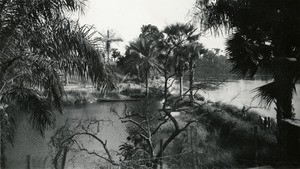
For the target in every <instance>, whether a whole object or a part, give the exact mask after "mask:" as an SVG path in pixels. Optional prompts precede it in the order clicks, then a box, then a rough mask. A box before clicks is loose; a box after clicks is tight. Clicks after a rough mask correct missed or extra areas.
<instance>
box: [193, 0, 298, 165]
mask: <svg viewBox="0 0 300 169" xmlns="http://www.w3.org/2000/svg"><path fill="white" fill-rule="evenodd" d="M196 4H197V5H196V7H197V9H198V10H197V13H196V19H197V20H198V21H199V20H200V21H201V23H202V24H203V25H204V26H205V27H206V28H212V29H213V30H215V32H219V30H222V28H221V27H223V28H226V30H232V35H231V37H230V38H229V40H228V41H227V51H228V52H229V56H230V61H231V62H232V63H233V69H232V72H234V73H237V74H238V75H240V76H250V77H252V76H254V74H255V73H256V71H257V69H258V67H260V68H262V69H264V70H265V71H267V72H269V73H270V74H272V75H273V82H271V83H268V84H266V85H264V86H261V87H259V88H257V91H258V95H257V96H259V97H261V98H262V99H263V100H265V101H266V103H267V104H271V103H272V102H275V104H276V111H277V123H278V127H279V132H278V141H279V143H280V144H281V145H285V147H286V148H288V147H289V148H288V150H287V151H293V149H295V147H294V148H293V146H291V145H292V144H289V141H292V139H295V137H297V136H291V135H289V134H288V133H289V130H285V129H284V128H285V127H284V125H283V119H292V118H294V113H293V108H292V107H293V106H292V98H293V93H294V92H295V83H296V82H297V81H298V79H299V77H300V69H299V67H300V61H299V48H300V38H299V37H300V33H299V30H300V19H299V18H300V11H299V6H300V2H299V1H296V0H286V1H280V0H275V1H267V0H251V1H250V0H241V1H230V0H216V1H214V2H212V1H207V0H197V1H196ZM220 28H221V29H220ZM287 137H290V139H286V138H287ZM298 155H299V153H298ZM292 156H293V155H291V156H290V158H291V159H293V158H295V156H293V157H292ZM298 157H299V156H298ZM287 158H289V157H287Z"/></svg>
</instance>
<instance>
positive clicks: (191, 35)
mask: <svg viewBox="0 0 300 169" xmlns="http://www.w3.org/2000/svg"><path fill="white" fill-rule="evenodd" d="M196 30H197V29H196V28H195V27H194V26H193V25H190V24H182V23H176V24H172V25H169V26H167V27H166V28H165V29H164V31H163V32H164V33H165V35H166V37H165V39H164V41H163V43H162V51H164V52H163V53H165V56H164V57H163V58H164V59H163V60H164V61H163V62H164V63H163V65H165V71H167V68H166V66H168V65H172V66H173V67H175V73H176V75H177V76H179V81H180V97H182V94H183V75H184V70H185V65H186V62H187V60H185V58H184V53H185V44H187V43H190V42H194V41H196V40H198V38H199V34H196ZM171 56H172V57H171ZM165 74H166V73H165ZM167 79H168V78H167ZM166 84H167V83H166ZM166 84H165V85H166ZM165 89H167V87H165Z"/></svg>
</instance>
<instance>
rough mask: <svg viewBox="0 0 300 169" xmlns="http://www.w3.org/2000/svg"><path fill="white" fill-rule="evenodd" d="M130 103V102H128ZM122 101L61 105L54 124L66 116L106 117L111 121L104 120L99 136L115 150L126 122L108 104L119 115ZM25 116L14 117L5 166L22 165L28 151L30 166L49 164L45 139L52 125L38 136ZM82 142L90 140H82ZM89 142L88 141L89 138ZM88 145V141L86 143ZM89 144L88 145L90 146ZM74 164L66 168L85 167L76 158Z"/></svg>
mask: <svg viewBox="0 0 300 169" xmlns="http://www.w3.org/2000/svg"><path fill="white" fill-rule="evenodd" d="M132 104H133V103H132ZM124 105H125V103H122V102H114V103H107V102H106V103H95V104H89V105H80V106H70V107H66V108H64V113H63V115H57V124H56V128H58V127H61V126H62V125H63V124H64V123H65V121H66V119H67V118H80V119H93V118H97V119H109V120H111V121H112V123H105V124H104V128H101V129H100V132H99V136H100V137H101V139H103V140H107V147H108V149H112V150H117V149H118V146H119V145H121V143H122V142H124V141H125V140H126V137H127V133H126V126H125V124H123V123H121V121H120V120H119V117H118V116H117V115H116V114H115V113H113V112H111V108H112V107H113V108H115V109H116V110H117V112H119V113H118V114H119V115H121V116H122V113H123V109H124ZM27 120H28V117H27V116H26V115H25V113H24V114H22V113H20V115H19V116H18V117H17V118H16V124H17V128H16V135H15V141H14V146H13V147H11V146H9V147H8V148H7V151H6V156H7V167H8V169H23V168H26V156H27V155H31V159H32V160H31V168H32V169H33V168H39V169H40V168H44V163H45V166H47V167H45V168H48V167H49V165H50V157H49V149H48V145H47V143H48V142H49V140H50V138H51V136H52V135H53V134H54V131H55V129H52V130H50V131H47V132H46V134H45V137H44V138H43V137H41V136H40V134H39V133H38V132H37V131H34V130H33V129H32V127H31V126H30V125H29V124H28V121H27ZM85 141H86V142H88V141H90V140H85ZM89 144H90V142H89ZM91 145H92V148H93V149H96V150H97V149H99V148H100V149H99V150H103V149H101V147H100V145H99V144H97V145H93V144H91ZM89 146H90V145H89ZM90 148H91V147H90ZM76 161H77V164H76V166H70V168H89V167H87V166H80V165H78V164H84V161H81V162H80V159H76Z"/></svg>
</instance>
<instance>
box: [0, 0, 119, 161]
mask: <svg viewBox="0 0 300 169" xmlns="http://www.w3.org/2000/svg"><path fill="white" fill-rule="evenodd" d="M83 5H84V4H83V1H80V0H66V1H64V0H61V1H57V0H49V1H35V0H31V1H24V2H23V1H1V3H0V12H1V21H0V37H1V39H2V40H1V42H0V69H1V71H0V115H1V117H6V118H5V119H6V120H5V119H4V120H2V118H1V129H2V130H1V135H2V136H5V137H1V143H5V142H6V141H5V139H7V140H9V141H12V139H11V138H12V134H13V132H11V131H13V129H12V128H11V127H13V123H12V121H11V120H9V119H12V118H13V114H14V113H13V112H15V110H16V109H20V110H22V111H25V112H28V113H30V123H31V124H32V126H33V127H34V128H35V129H36V130H38V131H40V133H41V134H42V135H43V134H44V132H45V130H46V129H47V128H48V127H51V126H53V125H54V115H53V110H54V109H57V110H59V111H60V112H62V110H61V99H62V97H63V87H62V85H61V80H60V72H61V71H62V69H66V70H68V73H69V74H75V73H76V74H78V75H80V76H86V75H88V77H89V78H91V80H92V82H94V83H95V84H97V85H98V86H99V88H101V89H106V88H113V87H114V81H113V79H112V77H113V76H112V72H111V71H110V69H109V68H107V67H106V66H105V64H104V63H103V60H102V55H103V54H102V53H101V52H100V50H99V49H97V45H98V43H97V41H95V39H93V36H92V35H93V30H92V29H91V27H89V26H80V25H79V24H78V23H77V22H74V21H70V20H69V19H67V18H66V17H65V16H64V15H63V11H66V10H67V11H75V10H82V9H83ZM3 148H4V146H1V152H3V151H4V149H3ZM1 161H2V160H1Z"/></svg>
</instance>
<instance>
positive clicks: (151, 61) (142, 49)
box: [127, 36, 161, 96]
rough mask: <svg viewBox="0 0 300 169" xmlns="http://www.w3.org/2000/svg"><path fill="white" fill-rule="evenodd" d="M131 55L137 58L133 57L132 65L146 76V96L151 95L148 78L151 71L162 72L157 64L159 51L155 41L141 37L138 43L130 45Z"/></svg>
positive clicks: (130, 61)
mask: <svg viewBox="0 0 300 169" xmlns="http://www.w3.org/2000/svg"><path fill="white" fill-rule="evenodd" d="M127 50H129V51H130V53H131V54H133V55H135V56H136V57H132V58H131V59H130V60H129V63H130V65H133V66H135V67H137V71H141V72H143V74H144V78H145V85H146V96H148V93H149V83H148V78H149V74H150V72H151V71H160V69H161V68H160V65H159V63H158V62H157V59H156V57H157V55H158V52H157V49H156V44H155V43H154V41H153V40H151V39H147V38H145V37H142V36H140V37H139V38H138V39H137V40H136V41H134V42H132V43H130V45H129V47H128V49H127Z"/></svg>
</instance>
